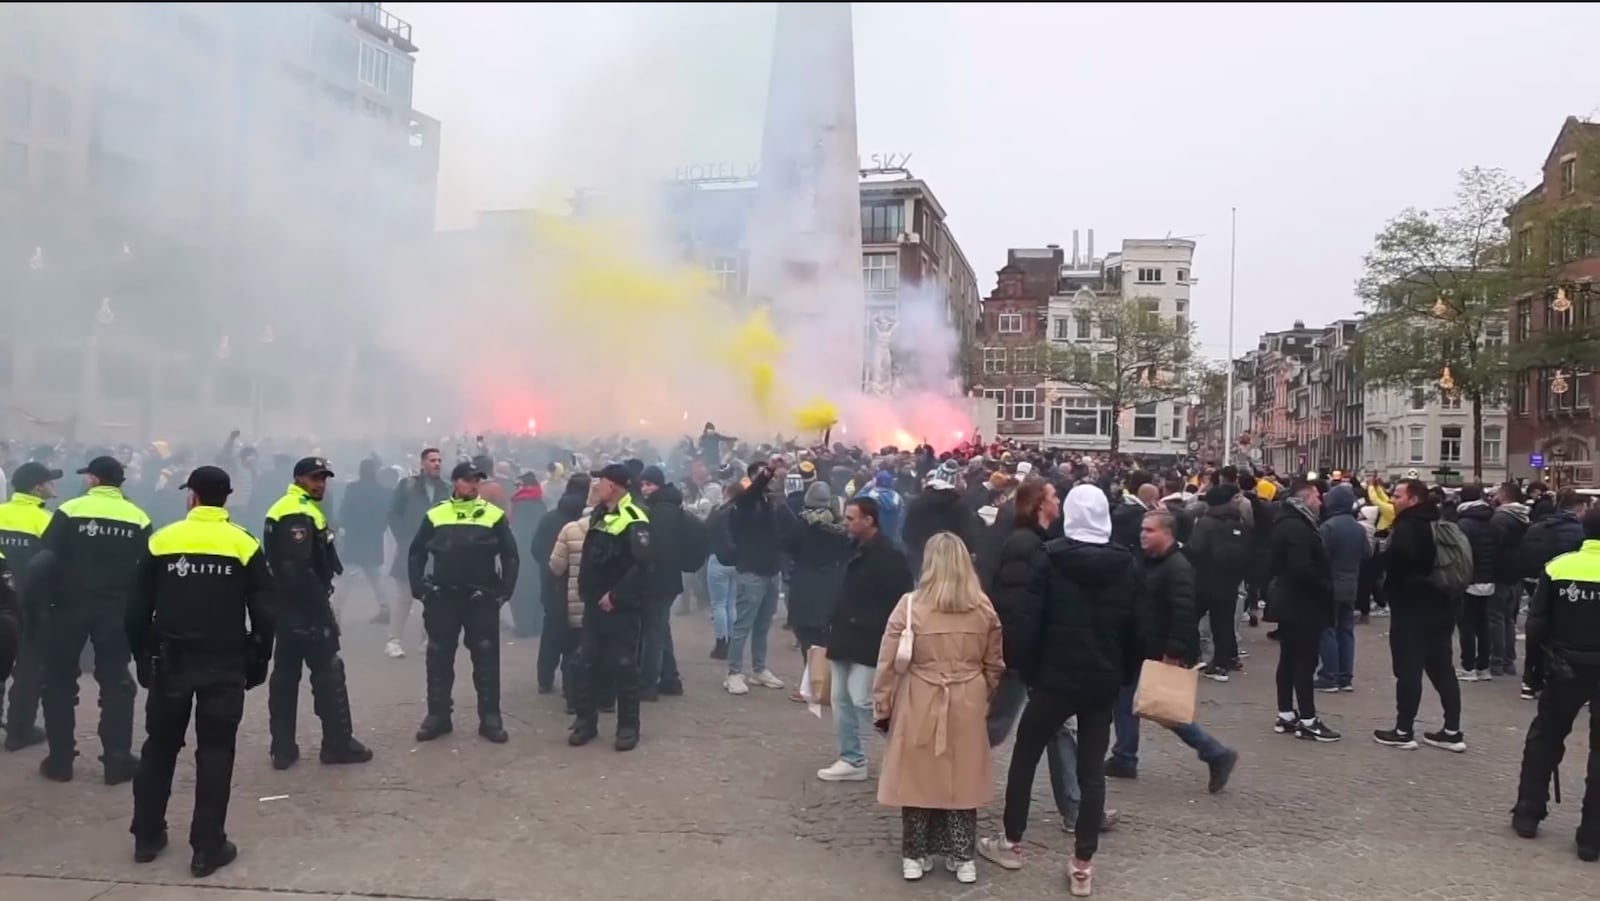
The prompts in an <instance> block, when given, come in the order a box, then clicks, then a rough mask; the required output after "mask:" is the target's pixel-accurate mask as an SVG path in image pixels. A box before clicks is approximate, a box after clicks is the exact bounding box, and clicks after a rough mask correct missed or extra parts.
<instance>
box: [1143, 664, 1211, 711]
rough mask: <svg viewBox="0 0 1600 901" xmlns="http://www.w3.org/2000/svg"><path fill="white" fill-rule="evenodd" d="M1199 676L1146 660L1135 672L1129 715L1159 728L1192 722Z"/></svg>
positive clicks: (1196, 672)
mask: <svg viewBox="0 0 1600 901" xmlns="http://www.w3.org/2000/svg"><path fill="white" fill-rule="evenodd" d="M1199 691H1200V673H1199V672H1198V671H1196V670H1192V669H1189V668H1187V667H1182V666H1173V665H1172V664H1170V663H1162V662H1161V661H1159V660H1146V661H1145V662H1144V668H1143V669H1141V670H1140V671H1139V688H1138V690H1137V691H1135V692H1134V693H1133V714H1134V716H1137V717H1139V718H1140V719H1146V720H1150V721H1151V722H1154V723H1160V724H1161V725H1163V726H1169V727H1177V726H1187V725H1189V724H1190V723H1192V722H1194V707H1195V698H1196V695H1198V694H1199Z"/></svg>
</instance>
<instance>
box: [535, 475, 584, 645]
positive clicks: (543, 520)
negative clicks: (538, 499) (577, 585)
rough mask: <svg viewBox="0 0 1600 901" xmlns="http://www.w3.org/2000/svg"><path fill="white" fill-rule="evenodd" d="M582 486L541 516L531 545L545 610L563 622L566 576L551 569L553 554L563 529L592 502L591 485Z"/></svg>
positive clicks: (569, 492) (570, 492)
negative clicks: (537, 569) (551, 555)
mask: <svg viewBox="0 0 1600 901" xmlns="http://www.w3.org/2000/svg"><path fill="white" fill-rule="evenodd" d="M580 487H581V489H582V490H580V491H576V492H574V491H570V490H569V491H567V492H566V493H565V494H563V495H561V499H560V500H558V501H556V508H555V509H554V510H551V511H550V512H549V513H546V514H545V515H544V516H541V517H539V525H538V527H537V528H535V529H534V530H533V544H532V546H531V548H530V550H531V551H532V553H533V556H532V557H531V558H529V559H531V560H532V561H533V565H534V566H537V567H538V568H539V586H540V594H539V597H540V599H541V600H542V601H543V606H544V608H545V612H546V613H547V614H549V615H550V616H551V617H552V618H554V619H556V620H559V621H561V622H565V621H566V615H567V584H566V577H565V576H564V575H563V576H562V577H561V578H559V579H558V578H556V577H555V575H554V574H553V573H551V572H550V554H551V553H552V552H553V551H554V550H555V547H556V537H557V536H559V535H560V534H561V529H562V528H563V527H564V526H566V524H567V523H570V522H574V521H576V520H577V519H578V517H580V516H582V515H583V508H584V507H585V506H587V505H588V500H589V488H588V486H587V485H580Z"/></svg>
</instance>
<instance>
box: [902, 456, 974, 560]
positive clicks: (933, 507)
mask: <svg viewBox="0 0 1600 901" xmlns="http://www.w3.org/2000/svg"><path fill="white" fill-rule="evenodd" d="M953 472H954V469H953V468H951V469H950V470H946V469H944V468H940V469H937V470H935V471H934V473H933V476H932V477H931V478H929V479H928V481H927V483H926V484H924V485H923V486H922V493H921V494H919V495H917V496H915V497H913V498H912V499H911V500H910V501H908V502H907V503H906V519H905V528H904V529H903V530H902V531H901V533H900V537H901V541H902V542H903V543H904V544H905V548H906V558H907V560H908V561H909V562H910V565H911V572H912V574H913V575H918V576H920V574H921V572H922V549H923V548H925V547H927V545H928V539H930V538H932V537H933V536H934V535H937V534H938V533H940V532H949V533H951V534H952V535H955V536H956V537H957V538H960V539H961V541H962V543H964V544H965V545H966V546H967V551H968V553H976V552H977V551H978V545H979V538H980V534H979V533H980V530H981V526H982V520H980V519H978V514H977V512H976V511H974V510H972V509H970V508H968V507H967V505H966V504H965V503H963V502H962V499H961V493H960V492H958V491H956V486H955V485H954V483H952V482H950V481H948V480H947V474H948V473H953ZM948 477H949V478H954V476H953V475H949V476H948Z"/></svg>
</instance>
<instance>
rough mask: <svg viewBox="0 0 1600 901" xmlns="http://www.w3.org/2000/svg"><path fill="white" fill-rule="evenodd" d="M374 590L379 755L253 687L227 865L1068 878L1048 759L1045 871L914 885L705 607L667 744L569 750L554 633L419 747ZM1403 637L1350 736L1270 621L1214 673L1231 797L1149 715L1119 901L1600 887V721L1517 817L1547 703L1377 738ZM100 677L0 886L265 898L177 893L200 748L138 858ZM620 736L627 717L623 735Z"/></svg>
mask: <svg viewBox="0 0 1600 901" xmlns="http://www.w3.org/2000/svg"><path fill="white" fill-rule="evenodd" d="M369 603H370V602H369ZM352 604H354V605H355V606H356V608H357V609H355V610H353V611H352V612H351V613H350V614H349V615H348V616H347V619H348V620H350V624H349V625H348V626H347V628H346V637H345V643H346V646H347V647H346V651H345V656H346V660H347V665H348V667H349V676H350V689H351V694H352V697H353V700H354V704H355V719H356V726H357V731H358V734H359V735H360V737H361V738H362V739H363V740H365V741H366V742H367V743H368V744H370V745H371V746H372V747H373V748H375V749H376V751H377V755H378V756H377V760H376V761H374V762H373V763H371V764H368V765H366V766H362V767H339V768H330V767H322V766H320V765H318V764H317V763H316V761H315V754H314V753H311V754H310V760H309V761H308V762H302V763H301V764H300V765H298V766H297V767H295V768H294V769H292V770H289V771H287V772H282V773H280V772H275V771H273V770H272V769H271V767H270V766H269V764H268V761H267V754H266V747H267V740H266V710H265V694H266V693H265V690H264V689H263V690H258V691H255V692H252V693H251V695H250V700H249V707H248V710H247V713H246V718H245V724H244V727H243V729H242V731H241V736H240V743H239V750H240V754H239V760H238V767H237V770H236V772H235V777H234V799H233V807H232V810H231V814H230V822H229V827H230V830H229V831H230V833H231V835H232V836H233V837H234V838H235V839H236V840H237V841H238V843H239V844H240V846H241V849H242V853H241V855H240V858H239V860H238V862H237V863H236V864H234V865H233V866H231V867H229V868H228V869H226V870H224V871H222V872H221V873H219V874H217V876H215V877H213V878H212V879H211V880H208V881H207V885H215V886H218V887H231V888H236V889H254V890H258V891H266V890H276V891H282V892H299V893H326V894H327V895H329V896H335V897H336V896H341V895H351V896H360V895H377V896H384V897H409V898H445V899H522V898H560V899H563V901H585V899H614V898H619V897H648V898H651V899H653V901H674V899H694V901H719V899H728V901H732V899H745V898H751V897H757V898H762V899H765V901H786V899H797V901H798V899H805V901H819V899H844V898H853V897H858V896H861V895H862V893H863V892H867V893H870V894H869V895H868V896H869V897H881V898H907V899H923V898H929V899H932V898H986V897H1006V898H1045V897H1053V896H1058V895H1064V894H1065V885H1064V881H1063V876H1062V874H1063V873H1064V870H1065V866H1066V859H1067V854H1068V853H1069V852H1070V848H1071V844H1070V837H1069V836H1067V835H1065V834H1064V833H1062V832H1061V830H1060V829H1059V828H1058V826H1057V825H1056V823H1055V817H1054V815H1053V812H1052V810H1051V807H1052V805H1051V802H1050V800H1049V788H1048V779H1047V777H1046V774H1045V768H1044V767H1043V766H1042V765H1041V767H1040V773H1039V779H1038V783H1037V786H1036V794H1035V815H1034V818H1033V827H1032V829H1031V830H1030V831H1029V833H1028V836H1027V842H1028V848H1027V866H1026V867H1025V869H1023V870H1022V871H1019V872H1016V873H1006V872H1003V871H1000V870H998V869H996V868H994V867H992V866H989V865H988V864H986V863H985V864H980V880H979V882H978V883H977V884H976V885H974V886H960V885H958V884H957V883H955V881H954V880H953V879H952V878H950V877H949V876H948V875H946V874H945V873H943V872H942V871H941V872H938V873H936V874H934V875H930V876H929V877H928V878H926V879H925V880H924V881H923V882H922V883H919V884H914V885H906V884H904V883H902V882H901V880H900V878H899V867H898V861H897V860H896V858H898V856H899V853H898V844H899V815H898V812H897V811H894V810H888V809H884V808H881V807H879V806H878V805H877V804H876V801H875V797H874V788H873V785H872V784H859V783H858V784H843V785H830V784H823V783H820V782H818V781H817V780H816V779H815V778H814V775H813V773H814V771H815V770H816V769H817V768H818V767H821V766H825V765H826V764H828V763H829V762H830V761H831V759H832V753H831V752H832V748H833V738H832V728H831V723H830V722H829V721H828V720H827V719H824V720H822V721H818V720H816V719H813V718H812V717H811V716H809V715H807V714H806V712H805V711H804V710H803V708H801V707H800V706H799V705H796V704H793V703H791V702H790V701H788V700H787V699H786V697H785V694H786V693H785V692H777V691H768V690H763V689H760V688H753V689H752V692H751V694H750V695H749V696H747V697H742V698H735V697H731V696H728V695H726V694H725V693H723V692H722V690H721V688H720V684H719V683H720V677H721V672H722V670H721V667H720V665H719V664H716V663H714V662H712V661H710V660H708V659H707V657H706V651H707V649H708V647H709V645H710V634H709V628H708V627H707V625H706V624H705V622H704V619H703V617H701V616H694V617H679V618H676V619H674V625H675V628H676V633H677V636H678V646H679V649H680V656H681V658H682V661H683V667H684V671H685V682H686V683H687V686H688V696H687V697H684V698H670V699H665V700H663V701H662V702H661V703H659V704H651V705H646V706H645V710H644V736H645V738H644V742H643V744H641V745H640V747H639V749H638V750H636V751H634V752H632V753H630V754H626V755H624V754H618V753H616V752H614V751H613V750H611V748H610V744H609V741H608V740H603V741H601V742H596V743H595V744H593V745H591V746H589V747H587V748H582V749H572V748H568V747H567V745H566V743H565V734H566V719H565V717H564V716H563V714H562V710H561V702H560V700H559V698H557V697H551V696H544V697H541V696H538V695H536V694H535V693H534V691H533V688H534V686H533V675H532V671H533V661H534V651H535V644H534V643H532V642H526V641H522V642H516V643H513V644H508V645H507V646H506V648H505V649H504V656H503V669H504V673H505V690H504V694H505V698H506V705H505V706H506V714H507V725H508V728H509V729H510V730H511V732H512V739H511V742H510V743H509V744H506V745H499V746H496V745H490V744H488V743H486V742H483V741H482V740H480V739H478V738H477V737H476V735H475V734H474V732H473V730H472V728H471V727H472V723H471V716H470V711H471V710H472V709H473V704H472V688H471V680H470V679H469V678H467V668H466V667H467V663H466V657H465V654H463V655H461V660H460V661H459V662H458V678H457V683H456V686H457V687H456V690H457V699H456V700H457V709H458V716H457V718H456V725H457V731H456V732H455V734H454V735H452V736H450V737H448V738H446V739H443V740H440V741H437V742H434V743H431V744H429V745H423V746H418V745H417V744H416V743H415V742H413V741H412V733H413V731H414V730H415V728H416V725H417V723H418V721H419V720H420V719H421V716H422V713H423V705H422V700H421V694H422V685H423V678H422V665H423V664H422V659H421V656H420V655H419V654H416V653H415V652H413V653H411V654H410V656H408V657H407V658H406V659H404V660H389V659H386V658H384V657H383V656H382V655H381V648H382V645H383V635H382V630H381V629H380V628H379V627H376V626H367V625H361V624H359V623H364V622H365V620H366V617H367V614H369V613H370V606H368V607H367V608H366V609H365V610H363V609H360V608H361V607H362V604H361V603H360V602H359V601H358V600H352ZM413 619H414V620H415V617H414V618H413ZM416 627H417V624H414V625H413V627H412V628H413V629H414V628H416ZM1383 629H1384V627H1383V625H1382V622H1381V621H1375V622H1374V624H1373V625H1370V626H1362V627H1358V630H1357V642H1358V646H1357V652H1358V664H1357V670H1358V683H1357V689H1358V690H1357V691H1356V692H1355V693H1353V694H1345V695H1337V696H1319V702H1322V712H1323V714H1324V717H1325V719H1326V720H1327V721H1328V722H1329V723H1330V724H1331V725H1332V726H1333V727H1334V728H1336V729H1339V730H1341V731H1343V732H1344V733H1345V741H1343V742H1342V743H1339V744H1334V745H1315V744H1310V743H1304V742H1299V741H1295V740H1292V739H1287V738H1284V737H1281V736H1276V735H1273V734H1272V732H1271V729H1270V721H1271V718H1272V715H1273V708H1274V707H1275V703H1274V693H1273V688H1272V668H1273V664H1274V661H1275V659H1276V651H1275V647H1274V645H1273V644H1272V643H1271V642H1269V641H1266V640H1265V639H1264V638H1263V631H1264V630H1248V631H1247V635H1246V645H1245V646H1246V647H1247V648H1248V649H1250V650H1252V651H1253V652H1254V657H1253V658H1252V659H1251V661H1250V664H1251V665H1250V672H1249V674H1247V675H1245V676H1243V677H1240V678H1236V679H1235V680H1234V681H1233V682H1231V683H1230V684H1227V685H1215V684H1212V683H1203V689H1202V710H1201V719H1202V723H1203V724H1204V725H1205V726H1206V727H1207V728H1208V729H1209V730H1211V731H1212V732H1213V733H1214V734H1215V735H1217V736H1218V737H1219V738H1221V739H1222V740H1223V741H1224V742H1226V743H1228V744H1230V745H1232V746H1233V747H1235V748H1236V749H1237V750H1238V751H1239V752H1240V754H1241V755H1242V757H1243V759H1242V761H1241V763H1240V766H1239V768H1238V771H1237V772H1236V774H1235V776H1234V780H1233V784H1232V785H1231V786H1230V787H1229V789H1228V790H1227V791H1226V792H1224V793H1223V794H1220V795H1215V796H1213V795H1208V794H1206V791H1205V781H1206V771H1205V768H1204V767H1203V766H1202V765H1201V764H1200V763H1198V762H1197V761H1196V760H1195V759H1194V757H1193V756H1192V754H1191V753H1190V752H1189V751H1188V750H1187V749H1186V748H1184V747H1183V745H1182V744H1181V743H1179V742H1178V741H1177V740H1176V739H1175V738H1173V737H1172V736H1171V735H1168V734H1166V733H1165V732H1163V731H1162V730H1160V729H1157V728H1153V727H1148V726H1147V727H1146V728H1145V736H1144V747H1143V753H1144V759H1143V761H1142V762H1141V766H1140V771H1139V779H1138V780H1137V781H1134V782H1127V781H1115V780H1114V781H1113V782H1112V784H1111V787H1110V803H1111V804H1112V806H1115V807H1117V808H1119V809H1121V811H1122V814H1123V821H1122V825H1121V826H1120V827H1119V828H1118V829H1117V831H1115V832H1114V833H1111V834H1109V835H1108V836H1106V837H1105V839H1104V840H1103V841H1102V843H1101V851H1100V854H1099V856H1098V857H1097V858H1096V864H1097V868H1096V869H1097V874H1096V884H1095V889H1096V896H1097V897H1109V898H1119V899H1151V901H1163V899H1178V898H1182V899H1185V901H1201V899H1207V898H1228V899H1237V901H1252V899H1286V901H1287V899H1293V901H1301V899H1305V898H1308V897H1309V898H1315V899H1318V901H1338V899H1356V898H1361V899H1427V901H1448V899H1458V898H1459V899H1469V898H1470V899H1473V901H1492V899H1499V898H1506V899H1513V898H1515V899H1525V898H1530V897H1552V898H1556V897H1562V898H1576V897H1580V896H1585V895H1589V894H1591V893H1592V892H1593V891H1594V886H1595V885H1596V884H1600V883H1597V882H1596V880H1597V878H1600V868H1597V867H1596V866H1593V865H1585V864H1582V863H1580V862H1579V861H1578V860H1577V858H1576V856H1575V855H1574V854H1573V850H1572V833H1573V830H1574V829H1575V828H1576V825H1577V813H1578V796H1579V795H1580V794H1581V772H1582V767H1581V764H1577V763H1575V762H1574V761H1580V760H1582V759H1583V755H1584V754H1585V753H1587V746H1586V744H1585V743H1584V741H1583V739H1582V737H1581V736H1582V735H1583V733H1584V732H1585V731H1586V730H1583V729H1579V730H1577V732H1578V737H1575V739H1574V740H1573V746H1572V747H1569V749H1568V754H1567V761H1568V763H1567V767H1566V769H1567V774H1568V782H1567V792H1568V795H1569V800H1568V801H1567V803H1566V804H1564V805H1562V806H1560V807H1559V808H1557V810H1556V812H1555V814H1554V816H1553V817H1552V819H1551V820H1550V821H1548V822H1547V824H1546V826H1547V828H1546V832H1545V835H1544V836H1543V837H1542V838H1541V839H1540V840H1539V841H1537V842H1524V841H1520V840H1518V839H1517V838H1515V836H1513V835H1512V834H1511V832H1510V829H1509V827H1508V825H1507V822H1508V815H1507V810H1508V809H1509V808H1510V806H1511V803H1512V801H1513V799H1514V797H1515V787H1516V786H1515V780H1516V767H1517V761H1518V759H1519V756H1520V753H1521V735H1522V733H1523V730H1524V729H1525V728H1526V725H1527V722H1528V720H1529V718H1530V717H1531V715H1532V705H1531V704H1528V703H1524V702H1521V701H1519V700H1518V699H1517V695H1516V691H1517V689H1516V686H1515V685H1514V684H1513V680H1510V679H1506V680H1501V681H1497V682H1494V683H1492V684H1474V685H1465V686H1463V691H1464V694H1465V698H1466V723H1465V725H1466V729H1467V735H1468V741H1469V742H1470V743H1471V745H1472V747H1471V750H1470V751H1469V752H1468V753H1467V754H1464V755H1454V754H1449V753H1446V752H1442V751H1437V750H1434V749H1429V748H1423V749H1421V750H1417V751H1411V752H1401V751H1394V750H1391V749H1387V748H1383V747H1380V746H1378V745H1376V744H1374V743H1373V742H1372V740H1371V738H1370V735H1371V730H1372V729H1374V728H1380V727H1383V726H1386V725H1392V723H1391V722H1389V718H1390V717H1392V711H1393V679H1392V677H1391V676H1390V675H1389V659H1388V653H1387V649H1386V643H1385V642H1384V641H1383V640H1382V637H1383V634H1384V631H1383ZM414 643H415V639H412V640H411V641H410V642H408V644H413V645H414ZM773 644H774V651H773V654H772V665H773V668H774V669H775V670H776V671H778V672H779V674H780V675H783V676H785V677H789V678H793V677H796V676H797V675H798V672H799V668H800V660H799V654H798V652H796V651H793V650H791V649H790V643H789V635H788V633H782V632H778V631H776V630H775V631H774V634H773ZM83 687H84V700H83V702H82V704H81V705H80V707H79V714H80V723H79V734H80V743H81V744H80V749H81V752H82V753H83V755H84V756H83V757H81V758H80V759H79V761H78V779H77V781H75V782H73V783H71V784H69V785H56V784H53V783H47V782H45V781H44V780H43V779H41V778H40V777H39V776H38V775H37V773H36V770H35V768H36V766H37V762H38V759H39V757H40V756H41V754H40V752H38V751H36V750H31V749H30V750H29V751H26V752H22V753H19V754H0V877H43V878H28V879H15V878H14V879H11V880H8V881H0V896H3V897H5V898H6V899H7V901H13V899H15V901H31V899H76V898H82V899H87V898H92V897H101V898H103V899H107V901H123V899H132V898H147V897H148V898H163V899H168V898H171V899H180V898H181V899H189V898H191V897H193V898H202V897H219V898H223V897H228V896H230V895H232V896H235V897H239V896H241V895H239V894H237V893H233V892H214V893H213V892H206V893H204V894H200V893H195V894H192V895H191V894H190V893H188V892H183V893H180V892H179V891H178V889H177V888H171V889H166V888H159V887H160V886H174V887H176V886H187V885H190V884H192V881H191V880H190V879H189V878H188V872H187V867H186V863H187V859H188V858H187V853H186V851H187V849H185V848H183V847H181V846H182V844H183V837H184V835H185V833H186V829H187V822H188V812H189V809H190V805H191V800H192V799H191V794H190V792H191V790H192V786H193V768H192V761H191V759H190V758H188V757H187V756H186V757H185V758H184V759H183V761H182V763H181V764H180V768H179V772H178V783H177V789H176V796H175V798H174V800H173V804H172V814H173V815H172V822H173V827H174V835H173V837H174V845H175V846H174V848H173V849H172V850H170V851H169V852H168V853H167V854H166V855H165V856H164V857H162V858H161V860H159V861H158V862H156V863H155V864H151V865H148V866H135V865H134V864H133V863H132V861H131V840H130V838H129V836H128V834H127V822H128V816H129V811H130V804H131V799H130V794H129V790H128V789H127V788H126V787H119V788H108V787H106V786H105V785H103V784H101V782H100V780H99V778H98V776H99V773H98V765H97V763H96V762H95V760H94V758H95V756H96V755H97V754H98V746H97V743H96V740H95V738H94V734H93V733H94V721H95V716H96V714H97V712H98V711H97V709H96V706H95V703H94V700H93V696H94V686H93V681H92V679H89V678H85V680H84V683H83ZM300 709H301V722H300V742H301V747H302V749H304V750H308V751H311V752H314V751H315V748H316V744H317V740H318V739H317V725H316V722H315V718H314V717H313V716H311V704H310V702H309V700H307V701H305V702H303V703H302V704H301V708H300ZM463 713H464V714H465V715H462V714H463ZM1438 717H1439V711H1438V702H1437V699H1436V698H1434V696H1433V695H1432V693H1431V690H1426V691H1425V695H1424V704H1423V711H1422V720H1421V722H1420V723H1419V731H1420V729H1421V728H1422V727H1423V726H1426V727H1428V728H1434V727H1436V726H1437V724H1438ZM610 731H611V730H610V724H609V723H608V724H605V725H604V731H603V735H604V738H605V739H609V734H610ZM1004 764H1005V760H1004V759H1001V760H999V761H997V762H996V767H995V773H996V800H995V802H994V803H993V804H991V805H990V807H989V808H988V809H987V810H985V811H984V813H983V824H982V828H983V830H984V832H985V833H989V832H992V831H993V830H996V829H998V828H999V827H998V823H999V812H1000V803H999V794H1000V787H1001V779H1003V773H1004V769H1003V767H1004ZM274 798H276V799H274ZM73 880H89V881H97V885H98V887H96V886H95V885H88V886H87V887H86V883H83V882H77V881H73ZM139 885H146V886H157V888H154V889H149V890H141V889H139V888H138V886H139ZM249 897H256V898H263V897H271V896H267V895H254V894H251V895H249Z"/></svg>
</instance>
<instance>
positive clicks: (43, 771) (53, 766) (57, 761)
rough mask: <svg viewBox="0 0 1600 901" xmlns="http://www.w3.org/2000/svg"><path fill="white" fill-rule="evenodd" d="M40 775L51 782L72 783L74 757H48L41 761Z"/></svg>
mask: <svg viewBox="0 0 1600 901" xmlns="http://www.w3.org/2000/svg"><path fill="white" fill-rule="evenodd" d="M76 756H77V755H76V754H74V755H73V757H76ZM39 775H41V776H43V777H45V778H46V779H49V780H50V781H51V782H71V781H72V757H46V758H45V759H43V760H41V761H39Z"/></svg>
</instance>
